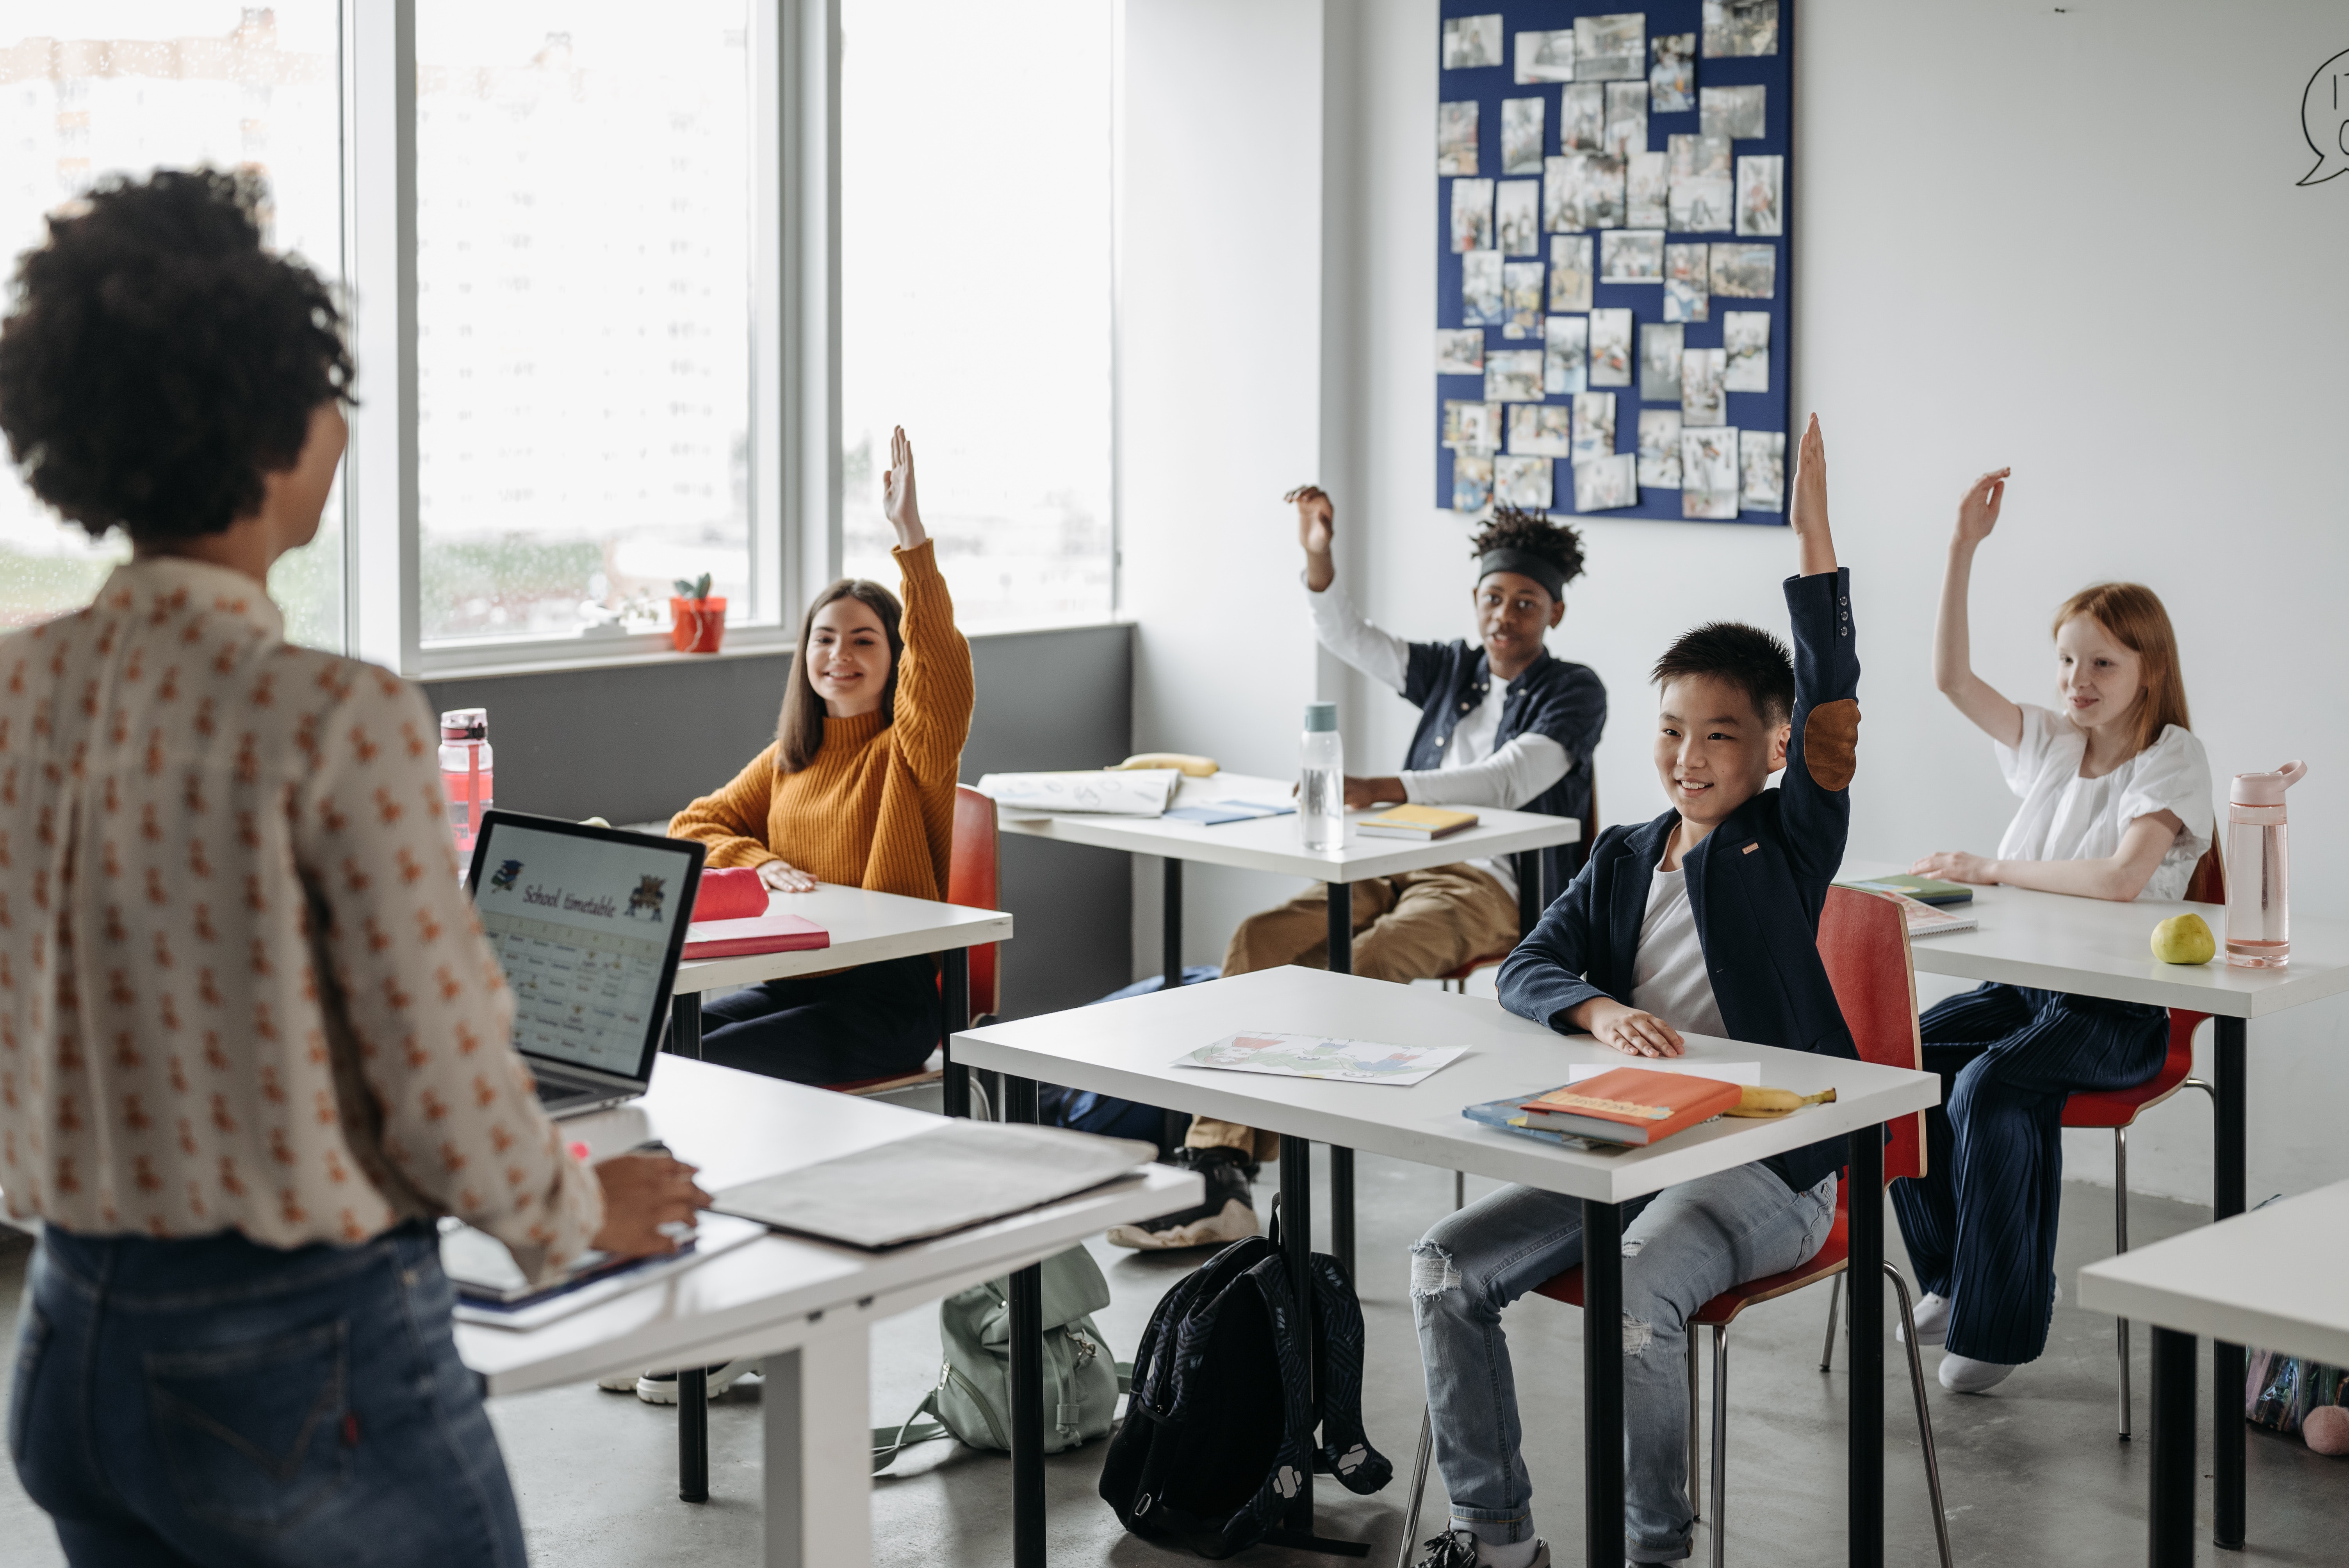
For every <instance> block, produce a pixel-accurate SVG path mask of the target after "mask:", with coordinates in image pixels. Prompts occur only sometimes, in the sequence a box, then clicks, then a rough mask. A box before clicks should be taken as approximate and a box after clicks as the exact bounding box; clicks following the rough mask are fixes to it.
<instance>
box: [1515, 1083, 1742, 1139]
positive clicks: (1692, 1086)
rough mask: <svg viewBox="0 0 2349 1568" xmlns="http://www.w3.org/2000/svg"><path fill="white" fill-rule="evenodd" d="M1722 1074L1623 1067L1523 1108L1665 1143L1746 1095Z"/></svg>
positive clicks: (1531, 1114)
mask: <svg viewBox="0 0 2349 1568" xmlns="http://www.w3.org/2000/svg"><path fill="white" fill-rule="evenodd" d="M1744 1093H1745V1091H1744V1089H1742V1088H1738V1086H1737V1085H1735V1084H1733V1083H1723V1082H1722V1081H1721V1080H1720V1079H1719V1078H1698V1077H1697V1076H1695V1075H1694V1074H1693V1073H1660V1072H1651V1071H1649V1070H1648V1069H1646V1068H1616V1069H1615V1070H1614V1071H1612V1072H1605V1073H1600V1074H1599V1076H1598V1077H1597V1078H1586V1079H1584V1080H1583V1081H1582V1082H1580V1083H1578V1084H1574V1085H1571V1086H1569V1087H1567V1088H1554V1089H1552V1090H1550V1091H1549V1092H1548V1093H1547V1094H1546V1095H1543V1096H1541V1097H1540V1098H1538V1099H1529V1100H1526V1102H1524V1103H1523V1104H1522V1105H1520V1106H1519V1107H1518V1108H1517V1109H1520V1110H1522V1111H1524V1112H1525V1113H1526V1125H1527V1126H1529V1127H1538V1128H1545V1129H1547V1130H1550V1131H1553V1132H1570V1133H1573V1134H1575V1135H1576V1136H1577V1137H1580V1138H1596V1139H1599V1140H1602V1141H1605V1142H1609V1143H1635V1144H1651V1143H1661V1142H1662V1141H1663V1140H1665V1139H1667V1138H1670V1137H1671V1135H1672V1134H1673V1133H1675V1132H1678V1131H1680V1130H1682V1128H1687V1127H1694V1126H1695V1125H1696V1124H1697V1123H1698V1122H1700V1121H1710V1120H1712V1119H1713V1118H1714V1117H1716V1116H1719V1115H1720V1114H1721V1113H1722V1112H1723V1111H1724V1110H1727V1109H1729V1108H1730V1107H1732V1106H1733V1105H1735V1104H1737V1103H1738V1101H1739V1100H1741V1099H1744Z"/></svg>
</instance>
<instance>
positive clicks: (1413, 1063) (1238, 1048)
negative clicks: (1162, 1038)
mask: <svg viewBox="0 0 2349 1568" xmlns="http://www.w3.org/2000/svg"><path fill="white" fill-rule="evenodd" d="M1466 1050H1467V1047H1465V1046H1382V1045H1380V1044H1378V1043H1377V1042H1375V1041H1372V1040H1333V1039H1330V1038H1329V1037H1327V1036H1323V1035H1273V1034H1243V1035H1226V1036H1225V1037H1223V1038H1222V1039H1220V1040H1217V1041H1216V1043H1215V1044H1214V1045H1212V1046H1201V1047H1199V1048H1198V1049H1197V1050H1195V1051H1193V1052H1192V1053H1191V1054H1190V1055H1189V1056H1187V1057H1179V1058H1177V1060H1176V1061H1175V1063H1174V1065H1175V1066H1176V1067H1195V1068H1228V1069H1229V1070H1231V1071H1233V1072H1242V1073H1270V1074H1272V1075H1273V1076H1274V1077H1276V1078H1336V1079H1338V1080H1340V1082H1343V1083H1394V1084H1406V1085H1408V1084H1415V1083H1420V1082H1423V1081H1424V1080H1425V1079H1426V1078H1429V1077H1430V1076H1432V1075H1433V1074H1434V1073H1436V1072H1437V1071H1439V1070H1441V1069H1442V1068H1446V1067H1449V1066H1450V1065H1451V1064H1452V1063H1453V1062H1454V1061H1455V1060H1457V1059H1458V1058H1459V1057H1461V1056H1462V1055H1463V1054H1464V1052H1465V1051H1466Z"/></svg>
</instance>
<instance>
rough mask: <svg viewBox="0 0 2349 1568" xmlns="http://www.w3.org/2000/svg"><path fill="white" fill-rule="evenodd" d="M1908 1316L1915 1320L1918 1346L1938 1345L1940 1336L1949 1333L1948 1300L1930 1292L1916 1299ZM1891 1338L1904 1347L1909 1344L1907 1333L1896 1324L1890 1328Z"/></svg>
mask: <svg viewBox="0 0 2349 1568" xmlns="http://www.w3.org/2000/svg"><path fill="white" fill-rule="evenodd" d="M1909 1315H1910V1316H1911V1317H1913V1318H1914V1319H1915V1320H1916V1323H1917V1343H1918V1344H1920V1345H1939V1344H1940V1343H1941V1336H1943V1335H1945V1334H1947V1333H1948V1332H1949V1329H1950V1303H1949V1300H1948V1298H1947V1297H1944V1296H1939V1295H1934V1294H1933V1293H1932V1292H1931V1291H1930V1290H1929V1291H1927V1292H1926V1293H1925V1294H1924V1295H1920V1296H1919V1297H1918V1298H1917V1305H1916V1306H1915V1308H1914V1309H1913V1310H1912V1311H1911V1312H1910V1313H1909ZM1892 1337H1893V1338H1894V1339H1896V1340H1898V1341H1899V1342H1900V1343H1901V1344H1903V1345H1906V1344H1908V1343H1909V1331H1908V1330H1907V1329H1906V1328H1904V1327H1902V1326H1900V1325H1899V1324H1897V1323H1896V1324H1894V1325H1893V1326H1892Z"/></svg>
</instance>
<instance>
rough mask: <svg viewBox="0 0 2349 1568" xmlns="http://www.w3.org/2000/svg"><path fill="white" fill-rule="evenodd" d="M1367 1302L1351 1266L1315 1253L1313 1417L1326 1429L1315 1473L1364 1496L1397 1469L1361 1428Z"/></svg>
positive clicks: (1316, 1455)
mask: <svg viewBox="0 0 2349 1568" xmlns="http://www.w3.org/2000/svg"><path fill="white" fill-rule="evenodd" d="M1362 1350H1363V1334H1362V1304H1361V1299H1360V1298H1359V1297H1357V1296H1356V1295H1354V1282H1353V1281H1352V1280H1350V1279H1349V1278H1348V1277H1347V1276H1346V1267H1345V1265H1344V1264H1341V1263H1340V1262H1339V1261H1338V1260H1337V1259H1336V1258H1334V1257H1331V1256H1330V1254H1329V1253H1314V1254H1313V1353H1314V1372H1315V1377H1314V1379H1313V1388H1314V1395H1315V1404H1316V1408H1315V1410H1314V1415H1315V1416H1316V1417H1317V1418H1319V1424H1320V1428H1321V1447H1320V1448H1319V1450H1318V1451H1317V1452H1316V1454H1315V1456H1314V1457H1315V1460H1316V1463H1315V1467H1314V1468H1315V1469H1317V1470H1324V1471H1326V1472H1328V1473H1329V1474H1331V1475H1334V1476H1336V1477H1337V1478H1338V1484H1339V1485H1340V1486H1342V1487H1344V1488H1345V1489H1346V1490H1347V1491H1351V1492H1359V1493H1361V1494H1362V1495H1364V1496H1368V1495H1369V1494H1370V1493H1371V1492H1374V1491H1378V1490H1379V1489H1380V1488H1381V1487H1383V1486H1384V1485H1386V1484H1387V1482H1388V1481H1390V1480H1392V1479H1394V1465H1393V1463H1392V1461H1390V1460H1388V1459H1387V1457H1386V1456H1385V1455H1384V1454H1382V1453H1381V1452H1379V1450H1378V1449H1374V1448H1372V1447H1371V1439H1370V1435H1369V1434H1368V1433H1367V1432H1365V1431H1363V1429H1362Z"/></svg>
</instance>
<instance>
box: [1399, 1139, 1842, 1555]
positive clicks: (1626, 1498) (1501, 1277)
mask: <svg viewBox="0 0 2349 1568" xmlns="http://www.w3.org/2000/svg"><path fill="white" fill-rule="evenodd" d="M1835 1197H1836V1179H1835V1177H1833V1176H1828V1177H1826V1179H1825V1180H1824V1181H1820V1183H1819V1184H1818V1185H1817V1186H1816V1187H1814V1188H1812V1189H1810V1190H1809V1191H1806V1192H1790V1191H1787V1190H1786V1184H1785V1181H1781V1180H1780V1179H1779V1178H1778V1177H1777V1175H1776V1174H1775V1173H1774V1172H1773V1171H1768V1170H1765V1169H1764V1168H1763V1167H1762V1166H1759V1165H1741V1166H1739V1167H1738V1168H1737V1169H1736V1170H1734V1171H1721V1172H1719V1173H1718V1174H1716V1175H1712V1176H1704V1177H1700V1178H1699V1179H1698V1180H1696V1181H1686V1182H1682V1184H1681V1185H1680V1186H1677V1187H1669V1188H1666V1189H1665V1190H1664V1191H1661V1192H1659V1193H1656V1194H1654V1195H1653V1196H1652V1197H1648V1198H1640V1199H1635V1200H1634V1201H1632V1202H1628V1203H1626V1204H1624V1205H1623V1514H1624V1532H1625V1536H1626V1545H1627V1548H1628V1550H1629V1552H1630V1556H1631V1558H1632V1560H1633V1561H1635V1562H1640V1563H1675V1562H1678V1561H1680V1560H1681V1559H1682V1558H1684V1557H1686V1556H1687V1555H1688V1553H1689V1537H1690V1528H1691V1525H1692V1522H1694V1519H1695V1513H1694V1511H1693V1510H1692V1509H1691V1508H1690V1507H1689V1501H1688V1476H1687V1474H1686V1470H1687V1468H1688V1366H1687V1359H1686V1357H1687V1344H1688V1327H1687V1317H1688V1315H1689V1314H1690V1313H1692V1312H1694V1311H1695V1310H1696V1309H1697V1308H1698V1307H1700V1306H1702V1305H1704V1304H1705V1303H1706V1302H1708V1301H1711V1300H1712V1299H1713V1297H1714V1296H1716V1295H1720V1294H1721V1293H1722V1292H1723V1291H1724V1290H1727V1289H1728V1288H1729V1287H1730V1286H1732V1285H1733V1284H1741V1283H1743V1282H1744V1281H1746V1280H1750V1279H1759V1278H1760V1277H1761V1276H1763V1275H1764V1274H1776V1273H1778V1272H1780V1271H1781V1270H1784V1269H1790V1268H1793V1267H1795V1265H1796V1264H1801V1263H1804V1262H1806V1260H1808V1259H1809V1258H1810V1257H1812V1256H1813V1255H1814V1254H1816V1253H1817V1252H1818V1250H1819V1249H1820V1248H1821V1247H1822V1246H1825V1245H1826V1239H1827V1233H1828V1231H1829V1230H1830V1229H1831V1228H1832V1227H1833V1225H1834V1223H1835ZM1581 1261H1582V1204H1581V1202H1580V1201H1579V1200H1578V1199H1574V1198H1567V1197H1561V1196H1560V1195H1558V1194H1557V1193H1555V1192H1545V1191H1540V1190H1539V1189H1537V1188H1533V1187H1504V1188H1502V1189H1501V1190H1500V1191H1497V1192H1494V1193H1492V1194H1490V1195H1488V1196H1486V1197H1485V1198H1482V1199H1479V1200H1478V1201H1477V1202H1474V1203H1471V1204H1470V1205H1468V1207H1466V1208H1464V1209H1462V1210H1460V1211H1459V1212H1456V1213H1454V1214H1450V1215H1447V1216H1446V1217H1445V1218H1444V1219H1443V1220H1441V1221H1438V1222H1436V1224H1435V1226H1434V1228H1433V1229H1432V1230H1430V1231H1429V1232H1428V1233H1427V1234H1426V1236H1425V1237H1423V1239H1422V1240H1421V1241H1420V1243H1419V1244H1418V1245H1416V1246H1414V1247H1413V1248H1412V1270H1411V1300H1412V1312H1413V1316H1414V1317H1416V1318H1417V1320H1418V1323H1419V1354H1420V1358H1421V1360H1422V1362H1423V1364H1424V1365H1425V1367H1426V1369H1427V1403H1428V1408H1429V1410H1430V1412H1431V1413H1432V1415H1433V1423H1434V1428H1435V1462H1436V1466H1437V1468H1438V1469H1439V1470H1441V1471H1442V1472H1443V1476H1444V1491H1445V1492H1446V1493H1447V1494H1448V1495H1449V1496H1450V1497H1451V1500H1452V1516H1453V1518H1454V1519H1456V1520H1458V1521H1460V1522H1462V1523H1463V1524H1465V1525H1466V1526H1468V1527H1469V1528H1470V1529H1472V1530H1474V1531H1475V1532H1476V1534H1477V1535H1478V1536H1479V1537H1480V1538H1482V1539H1484V1540H1485V1541H1489V1542H1494V1543H1495V1544H1506V1543H1508V1542H1517V1541H1529V1540H1532V1539H1533V1538H1534V1535H1535V1531H1534V1523H1533V1510H1532V1501H1533V1483H1532V1481H1531V1480H1530V1479H1529V1478H1528V1477H1527V1475H1526V1461H1525V1455H1524V1453H1523V1451H1522V1445H1521V1442H1520V1434H1521V1431H1522V1428H1521V1427H1520V1425H1519V1422H1518V1418H1517V1393H1516V1382H1515V1379H1514V1378H1513V1377H1512V1376H1511V1374H1510V1370H1509V1349H1508V1342H1507V1340H1506V1336H1504V1335H1503V1334H1502V1332H1501V1309H1502V1308H1503V1307H1505V1306H1506V1305H1509V1303H1511V1302H1513V1301H1515V1300H1516V1298H1517V1297H1519V1296H1521V1295H1525V1294H1526V1292H1527V1291H1529V1290H1532V1289H1533V1288H1534V1287H1535V1286H1536V1285H1537V1284H1541V1283H1542V1282H1543V1281H1545V1280H1547V1279H1549V1278H1551V1277H1552V1276H1554V1275H1556V1274H1561V1273H1563V1272H1564V1271H1566V1270H1567V1269H1568V1268H1571V1267H1573V1266H1574V1265H1575V1264H1578V1263H1580V1262H1581Z"/></svg>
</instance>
